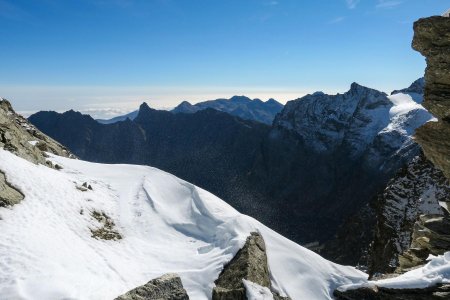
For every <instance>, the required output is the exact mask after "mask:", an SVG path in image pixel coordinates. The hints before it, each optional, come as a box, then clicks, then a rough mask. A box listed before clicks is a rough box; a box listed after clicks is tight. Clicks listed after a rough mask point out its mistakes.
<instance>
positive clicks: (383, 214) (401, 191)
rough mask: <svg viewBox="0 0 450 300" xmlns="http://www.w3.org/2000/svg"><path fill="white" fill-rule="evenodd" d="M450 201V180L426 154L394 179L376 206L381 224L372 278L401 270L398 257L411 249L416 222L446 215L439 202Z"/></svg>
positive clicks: (375, 242)
mask: <svg viewBox="0 0 450 300" xmlns="http://www.w3.org/2000/svg"><path fill="white" fill-rule="evenodd" d="M447 199H450V185H449V183H448V181H447V179H446V178H445V176H444V175H443V174H442V172H441V171H440V170H438V169H437V168H436V167H434V165H433V164H432V163H430V162H429V161H428V160H427V159H426V158H425V157H424V156H423V154H421V155H420V156H418V157H416V158H415V159H414V160H413V161H412V162H410V163H409V164H408V165H407V166H406V167H405V168H403V169H402V170H401V171H400V172H399V173H398V174H397V175H396V176H395V177H394V178H393V179H391V180H390V182H389V183H388V185H387V187H386V189H385V190H384V191H383V192H382V193H381V194H380V195H379V196H378V198H377V200H376V201H375V205H374V206H375V212H376V220H377V222H376V226H375V234H374V238H373V243H372V247H371V250H370V261H369V274H370V275H375V274H377V273H381V274H384V273H390V272H393V271H394V270H395V269H396V268H397V267H398V255H399V254H401V253H402V252H404V251H406V250H407V249H408V248H409V247H410V245H411V236H412V234H413V228H414V223H415V221H416V220H417V219H418V217H419V216H420V215H423V214H435V215H436V214H438V215H443V211H442V209H441V207H440V205H439V202H440V201H445V200H447Z"/></svg>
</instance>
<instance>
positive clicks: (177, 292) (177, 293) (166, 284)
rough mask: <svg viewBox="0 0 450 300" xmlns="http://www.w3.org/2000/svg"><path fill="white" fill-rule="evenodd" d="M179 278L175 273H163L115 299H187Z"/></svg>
mask: <svg viewBox="0 0 450 300" xmlns="http://www.w3.org/2000/svg"><path fill="white" fill-rule="evenodd" d="M188 299H189V296H188V294H187V293H186V290H185V289H184V288H183V284H182V282H181V278H180V277H179V276H178V275H177V274H165V275H163V276H161V277H158V278H155V279H153V280H150V281H149V282H148V283H146V284H144V285H142V286H140V287H137V288H135V289H133V290H131V291H129V292H127V293H126V294H124V295H122V296H119V297H117V298H116V299H115V300H188Z"/></svg>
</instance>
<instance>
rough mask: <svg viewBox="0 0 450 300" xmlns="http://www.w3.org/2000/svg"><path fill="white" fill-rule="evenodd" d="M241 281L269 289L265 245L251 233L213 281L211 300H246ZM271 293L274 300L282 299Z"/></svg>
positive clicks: (258, 237) (255, 234)
mask: <svg viewBox="0 0 450 300" xmlns="http://www.w3.org/2000/svg"><path fill="white" fill-rule="evenodd" d="M243 279H245V280H248V281H250V282H253V283H256V284H257V285H260V286H262V287H267V288H269V289H270V275H269V266H268V263H267V255H266V245H265V243H264V239H263V237H262V236H261V235H260V234H259V233H257V232H252V233H251V234H250V236H249V237H248V238H247V241H246V242H245V245H244V247H242V249H240V250H239V251H238V252H237V253H236V255H235V257H233V259H232V260H231V261H230V262H229V263H228V264H227V265H226V266H225V267H224V269H223V271H222V273H221V274H220V275H219V278H218V279H217V280H216V281H215V284H216V287H215V288H214V289H213V294H212V299H213V300H246V299H247V296H246V290H245V286H244V283H243V281H242V280H243ZM272 293H273V296H274V299H289V298H283V297H280V296H279V295H277V294H276V293H274V292H273V291H272Z"/></svg>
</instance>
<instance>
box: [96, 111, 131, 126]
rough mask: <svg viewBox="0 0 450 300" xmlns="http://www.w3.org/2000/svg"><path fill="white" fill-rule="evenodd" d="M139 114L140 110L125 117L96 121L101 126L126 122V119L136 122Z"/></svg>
mask: <svg viewBox="0 0 450 300" xmlns="http://www.w3.org/2000/svg"><path fill="white" fill-rule="evenodd" d="M138 114H139V110H135V111H132V112H130V113H128V114H126V115H123V116H117V117H114V118H112V119H96V121H97V122H99V123H101V124H113V123H116V122H121V121H125V120H126V119H130V120H134V119H135V118H136V117H137V115H138Z"/></svg>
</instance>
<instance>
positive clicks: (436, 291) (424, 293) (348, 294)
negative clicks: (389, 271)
mask: <svg viewBox="0 0 450 300" xmlns="http://www.w3.org/2000/svg"><path fill="white" fill-rule="evenodd" d="M334 296H335V297H336V299H339V300H425V299H427V300H444V299H450V285H436V286H432V287H429V288H423V289H392V288H384V287H378V286H372V287H365V288H358V289H353V290H345V291H340V290H339V289H338V290H335V291H334Z"/></svg>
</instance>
